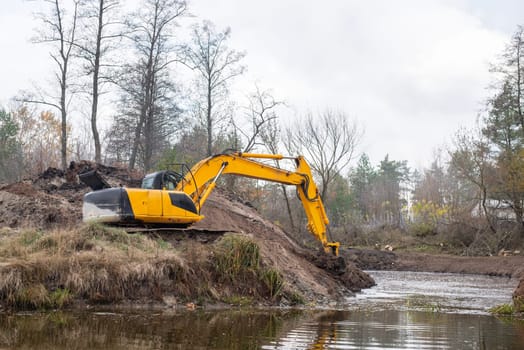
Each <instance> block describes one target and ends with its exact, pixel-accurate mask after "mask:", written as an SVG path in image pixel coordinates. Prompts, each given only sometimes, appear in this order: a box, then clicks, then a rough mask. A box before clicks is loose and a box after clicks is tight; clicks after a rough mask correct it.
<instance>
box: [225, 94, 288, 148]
mask: <svg viewBox="0 0 524 350" xmlns="http://www.w3.org/2000/svg"><path fill="white" fill-rule="evenodd" d="M280 105H283V102H282V101H277V100H275V98H274V97H273V95H272V94H271V92H270V91H267V90H264V91H262V90H260V88H259V87H258V86H257V85H255V91H254V92H253V93H252V94H251V95H249V96H248V106H247V107H245V111H246V112H245V115H246V119H247V120H248V123H249V127H248V128H246V129H243V128H241V127H238V126H237V125H234V126H235V128H236V130H238V132H239V133H240V134H242V135H243V136H244V137H245V139H246V144H245V146H244V147H243V152H251V151H252V150H253V149H254V148H256V147H257V146H262V145H265V142H264V140H263V136H266V137H268V136H269V135H268V134H269V133H271V130H266V129H267V128H274V127H275V126H276V125H277V124H276V123H273V122H274V121H276V120H277V118H278V116H277V113H276V109H277V107H278V106H280ZM267 141H268V140H266V142H267ZM266 147H267V145H266Z"/></svg>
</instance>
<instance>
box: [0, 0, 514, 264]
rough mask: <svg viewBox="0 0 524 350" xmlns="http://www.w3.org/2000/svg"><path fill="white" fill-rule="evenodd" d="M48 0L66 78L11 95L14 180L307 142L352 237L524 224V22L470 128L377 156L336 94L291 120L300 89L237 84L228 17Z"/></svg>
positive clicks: (182, 8) (147, 166) (277, 202)
mask: <svg viewBox="0 0 524 350" xmlns="http://www.w3.org/2000/svg"><path fill="white" fill-rule="evenodd" d="M39 1H40V4H41V5H42V12H41V13H38V14H37V15H36V16H37V18H38V20H39V22H38V23H39V25H38V27H37V35H36V36H35V38H33V42H34V43H35V45H45V47H46V48H47V49H48V50H49V55H50V56H49V57H50V60H51V62H52V64H53V66H54V71H53V73H54V74H53V80H52V81H51V82H50V84H48V85H46V86H44V87H35V88H33V89H31V90H27V91H24V92H22V93H20V94H19V95H18V96H15V97H14V98H13V102H12V106H10V108H9V109H8V110H6V109H4V108H0V182H1V181H4V182H6V181H14V180H18V179H21V178H23V177H24V176H29V175H33V174H37V173H38V172H41V171H43V170H45V169H46V168H47V167H50V166H53V167H60V168H63V169H65V168H67V166H68V162H69V161H71V160H80V159H93V160H95V161H96V162H103V163H108V164H117V165H120V166H126V167H128V168H129V169H140V170H143V171H146V172H147V171H150V170H153V169H158V168H166V167H169V166H170V165H171V164H173V163H176V162H185V163H189V164H190V165H191V164H192V163H194V162H196V161H198V160H200V159H202V158H203V157H206V156H209V155H212V154H215V153H219V152H221V151H222V150H225V149H235V150H239V151H243V152H250V151H261V152H271V153H282V152H283V153H288V154H302V155H304V156H305V157H306V159H307V160H308V161H309V162H310V163H311V166H312V169H313V171H314V173H315V175H316V176H317V181H318V182H319V187H320V189H321V191H322V193H321V195H322V198H323V199H324V201H325V202H326V204H327V205H326V206H327V209H328V211H329V216H330V219H331V227H332V231H333V232H332V233H333V234H334V235H338V236H340V237H339V239H341V240H347V242H348V243H352V240H353V241H354V240H356V239H358V238H359V237H367V236H366V235H368V234H369V232H372V231H374V230H384V228H388V229H395V230H399V231H400V232H401V233H402V234H403V235H410V236H413V237H419V238H431V237H436V238H435V239H437V238H438V239H439V240H445V241H446V242H452V243H453V244H454V245H455V246H458V247H461V248H462V249H463V251H464V252H477V253H478V252H480V253H489V254H493V253H496V252H497V251H498V250H499V249H501V248H505V247H510V246H517V245H518V244H521V242H522V239H523V238H524V223H523V221H522V220H523V215H524V203H523V199H524V198H523V196H524V190H523V188H524V180H523V176H522V174H523V170H524V150H523V147H524V146H523V142H524V115H523V113H524V112H523V101H522V98H523V97H522V86H523V80H524V68H523V67H522V64H521V63H522V61H521V58H522V55H523V53H522V52H523V50H522V49H523V45H522V40H523V29H522V28H521V27H519V28H518V29H517V31H516V32H515V34H514V35H513V36H512V38H511V40H510V42H509V44H508V45H507V47H506V50H505V51H504V53H503V55H502V59H501V60H500V61H499V62H497V63H496V64H494V65H493V66H492V72H493V76H494V84H493V87H492V96H491V98H489V99H488V101H486V102H485V108H484V109H483V111H481V114H480V117H479V121H478V124H477V125H476V126H475V127H473V128H471V129H461V130H459V131H457V133H456V135H454V137H453V143H452V145H450V146H449V147H447V148H446V149H444V150H442V151H441V152H439V153H438V154H437V155H436V156H435V159H434V160H433V162H432V164H431V166H430V167H428V168H425V169H419V170H413V169H410V168H409V166H408V164H407V162H406V161H404V160H392V159H390V158H389V156H388V155H386V156H385V157H384V158H383V159H382V160H381V161H380V162H379V163H378V164H376V165H373V164H372V162H371V160H370V159H369V157H368V156H367V155H366V154H361V155H360V156H359V155H358V154H357V149H358V144H359V140H360V137H361V136H362V130H361V128H360V127H359V126H358V125H357V123H356V122H355V121H353V120H352V119H351V118H349V116H348V115H347V113H345V112H344V111H337V110H333V109H330V108H329V107H326V108H325V109H324V110H323V111H320V112H315V113H313V112H310V113H307V114H306V115H303V116H301V117H298V118H297V120H296V121H295V122H294V123H293V125H290V126H287V127H282V126H281V121H280V119H281V115H282V111H283V110H285V109H286V108H287V105H286V103H285V101H284V100H280V99H278V98H276V97H275V96H273V94H272V92H271V90H266V89H262V88H260V86H259V85H258V84H253V85H254V87H253V89H252V90H251V91H250V92H245V95H246V96H247V97H246V98H245V100H244V101H238V100H235V98H233V96H232V93H231V86H232V83H233V82H234V81H235V80H236V79H239V78H240V77H241V76H242V75H244V73H245V71H246V69H247V67H246V65H245V63H244V58H245V55H246V53H245V52H243V51H241V50H237V49H234V48H232V47H230V45H229V43H230V41H229V40H230V37H231V35H232V34H231V30H230V29H229V28H224V29H219V28H217V27H216V26H215V25H214V24H213V23H212V22H210V21H200V22H197V23H194V24H192V25H190V26H183V25H182V23H183V21H182V19H184V18H190V17H191V13H190V8H189V6H188V4H187V3H186V1H183V0H142V1H141V2H140V4H139V6H138V7H137V9H136V10H134V11H132V12H129V13H126V12H125V11H124V10H123V9H124V7H123V4H124V2H123V1H120V0H39ZM182 76H183V77H184V78H182ZM101 115H104V116H105V117H106V119H108V120H109V123H108V124H107V125H105V124H104V125H101V124H100V118H101ZM79 116H80V117H82V118H79ZM73 120H75V121H76V122H75V123H73V122H72V121H73ZM79 120H82V122H78V121H79ZM352 160H356V164H353V163H351V161H352ZM275 165H276V166H278V167H281V166H282V167H286V164H285V163H284V162H275ZM350 165H352V166H351V167H350ZM227 181H229V182H228V187H230V188H234V189H235V190H236V191H237V192H241V193H242V195H243V196H244V197H245V198H248V199H249V200H250V201H251V202H252V203H253V204H254V205H255V206H257V207H258V208H259V209H260V210H261V211H262V212H264V213H266V214H267V215H268V216H269V217H271V218H273V219H274V220H275V221H277V222H279V223H280V224H281V225H282V226H284V227H287V228H290V229H291V230H292V231H297V232H300V231H301V230H302V228H303V227H304V225H303V223H304V220H305V218H304V217H303V214H302V213H301V212H300V211H297V210H296V208H300V205H299V204H296V203H293V201H296V198H295V196H294V194H293V193H292V191H291V190H290V189H289V188H286V187H283V186H279V185H275V184H261V183H258V182H252V181H249V180H245V179H235V180H227Z"/></svg>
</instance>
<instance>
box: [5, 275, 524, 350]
mask: <svg viewBox="0 0 524 350" xmlns="http://www.w3.org/2000/svg"><path fill="white" fill-rule="evenodd" d="M370 273H371V274H372V275H373V277H374V278H375V279H376V280H377V282H378V286H377V287H374V288H372V289H369V290H366V291H364V292H363V293H360V294H359V295H358V296H357V297H355V298H348V305H347V307H345V308H344V309H343V310H292V309H269V310H238V309H232V310H208V311H206V310H196V311H186V310H180V311H178V310H166V311H149V312H148V311H131V310H130V311H126V312H103V311H101V310H98V311H91V312H85V311H84V312H51V313H16V314H3V315H1V316H0V349H524V322H522V321H518V320H504V319H499V318H496V317H493V316H491V315H489V314H488V313H487V312H486V309H487V308H489V307H491V306H493V305H497V304H501V303H507V302H509V301H510V299H511V292H512V290H513V288H514V287H515V284H516V281H514V280H510V279H507V278H497V277H485V276H471V275H452V274H425V273H412V272H391V271H388V272H370Z"/></svg>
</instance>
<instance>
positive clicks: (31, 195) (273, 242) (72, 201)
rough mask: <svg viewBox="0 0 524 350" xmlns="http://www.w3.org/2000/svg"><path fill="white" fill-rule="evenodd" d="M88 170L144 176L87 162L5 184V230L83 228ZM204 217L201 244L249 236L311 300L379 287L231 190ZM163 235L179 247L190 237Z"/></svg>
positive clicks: (0, 192) (121, 180)
mask: <svg viewBox="0 0 524 350" xmlns="http://www.w3.org/2000/svg"><path fill="white" fill-rule="evenodd" d="M88 169H97V171H98V172H99V173H100V174H101V175H102V176H103V178H104V179H105V180H106V181H107V182H108V183H109V184H110V185H111V186H129V187H135V186H138V185H139V184H140V180H141V178H142V176H143V174H140V173H130V172H129V171H127V170H125V169H119V168H113V167H106V166H102V165H98V164H94V163H91V162H87V161H82V162H79V163H71V165H70V167H69V169H68V170H67V171H65V172H63V171H61V170H58V169H54V168H50V169H48V170H47V171H45V172H44V173H42V174H40V175H39V176H38V177H36V178H33V179H26V180H23V181H21V182H17V183H12V184H5V185H0V213H1V215H0V228H2V227H9V228H15V229H16V228H23V227H31V228H37V229H42V230H52V229H64V228H65V229H67V228H75V227H78V226H80V225H83V224H82V222H81V217H82V214H81V207H82V198H83V195H84V194H85V193H86V192H88V191H89V188H88V187H87V186H85V185H83V184H82V183H80V182H79V181H78V176H77V174H78V173H81V172H83V171H86V170H88ZM202 214H203V215H204V216H205V219H204V220H202V221H201V222H199V223H197V224H195V225H194V226H193V227H192V228H193V229H194V230H192V231H190V232H191V236H196V237H197V239H195V240H194V241H195V242H199V243H200V244H202V245H205V244H208V243H209V242H210V241H213V240H214V239H215V238H216V236H217V234H218V235H219V233H222V232H232V233H236V234H239V235H245V236H247V237H249V238H250V239H251V240H253V241H254V242H256V243H257V245H258V246H259V249H260V257H261V260H262V261H263V264H264V265H267V266H271V267H273V268H275V269H276V270H278V271H279V272H280V273H281V274H282V277H283V279H284V281H285V283H286V284H287V285H288V286H291V287H292V289H293V290H296V291H299V293H300V294H301V295H302V296H304V298H305V299H306V302H312V303H315V304H329V303H334V302H336V301H340V300H343V299H344V298H345V297H347V296H348V295H351V292H352V291H358V290H360V289H362V288H368V287H371V286H372V285H374V281H373V279H372V278H371V277H370V276H369V275H368V274H366V273H365V272H363V271H362V270H361V269H359V268H358V267H356V266H355V264H354V263H353V262H351V261H349V260H346V261H344V259H342V258H336V257H330V256H327V255H326V254H324V253H323V252H320V251H319V252H315V251H311V250H310V249H305V248H303V247H301V246H299V245H298V244H297V243H296V242H295V241H293V240H292V239H291V238H290V237H289V236H288V235H287V234H286V233H285V232H284V231H283V230H282V229H280V228H279V227H278V226H276V225H274V224H273V223H271V222H270V221H268V220H266V219H264V218H262V217H261V216H260V215H259V214H258V213H257V211H256V210H255V209H253V208H251V207H249V206H248V205H245V204H243V203H241V202H240V201H238V200H234V199H232V198H231V196H229V195H228V194H227V193H226V192H225V191H221V190H219V189H218V190H215V192H214V193H213V194H212V196H211V197H210V198H209V199H208V201H207V202H206V204H205V206H204V209H203V210H202ZM159 234H160V235H162V238H163V239H164V240H165V241H167V242H168V243H170V244H172V245H173V246H176V245H177V244H180V242H181V241H183V240H184V239H186V238H187V237H185V236H187V235H177V234H167V233H159ZM193 238H194V237H193Z"/></svg>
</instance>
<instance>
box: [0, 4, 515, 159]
mask: <svg viewBox="0 0 524 350" xmlns="http://www.w3.org/2000/svg"><path fill="white" fill-rule="evenodd" d="M123 2H124V3H125V2H126V1H125V0H124V1H123ZM0 3H1V4H2V11H1V12H0V33H1V34H0V47H1V48H2V49H1V51H2V55H1V58H0V60H1V65H0V77H1V82H2V83H1V84H0V105H6V104H7V102H8V100H9V99H10V98H11V97H12V96H14V95H15V94H16V93H17V91H19V90H20V89H29V88H30V87H31V85H32V83H34V82H35V83H39V84H42V83H45V81H46V80H45V79H46V78H45V77H46V76H47V77H49V64H50V62H49V56H48V55H47V54H46V51H45V49H44V48H43V47H37V46H35V45H33V44H31V43H30V42H29V39H30V37H31V36H32V35H33V34H34V31H33V29H34V27H35V23H34V20H33V17H32V8H31V6H33V5H32V4H31V3H28V2H26V1H22V0H0ZM190 10H191V12H192V13H193V14H194V15H195V16H196V18H193V19H192V21H196V20H201V19H209V20H211V21H213V22H214V23H215V24H216V25H217V26H218V27H219V28H222V27H226V26H229V27H231V29H232V37H231V41H230V47H232V48H234V49H237V50H241V51H245V52H246V53H247V56H246V58H245V63H246V64H247V66H248V72H247V74H246V76H245V77H244V78H243V79H242V84H239V86H241V87H245V86H250V85H252V83H253V82H255V81H257V82H258V83H259V84H260V85H261V86H262V87H263V88H269V89H271V90H272V91H273V94H274V95H275V96H276V97H277V98H278V99H281V100H285V101H286V102H287V103H288V105H289V106H290V111H289V112H287V113H286V115H285V116H286V118H288V119H289V118H291V116H292V115H294V114H301V113H304V112H305V111H307V110H310V111H312V112H313V113H315V112H318V111H322V110H324V109H326V108H331V109H334V110H340V111H344V112H345V113H346V114H347V115H348V116H349V117H351V118H353V119H355V120H357V121H358V123H359V124H360V125H361V127H362V128H363V129H364V132H365V133H364V137H363V139H362V142H361V145H360V147H359V150H358V151H359V153H361V152H366V153H368V154H369V156H370V157H371V160H372V162H373V163H374V164H377V163H378V162H379V161H380V160H381V159H383V158H384V156H385V155H386V154H389V155H390V159H395V160H408V162H409V165H410V166H411V167H421V166H427V165H429V162H430V160H431V158H432V155H433V151H434V150H435V149H436V148H437V147H440V146H442V145H443V144H444V143H445V142H446V141H448V140H449V139H450V137H451V136H452V135H453V133H454V132H455V131H456V130H457V129H458V128H459V127H461V126H464V127H471V126H473V125H474V123H475V121H476V119H477V115H478V113H479V111H480V110H481V108H482V103H483V101H484V100H485V99H486V97H487V95H488V93H489V91H488V90H487V87H488V85H489V83H490V81H491V80H492V78H493V77H492V76H491V75H490V73H489V71H488V69H489V64H490V63H494V62H496V60H497V56H498V55H500V53H501V52H502V50H503V48H504V46H505V44H506V43H507V42H508V41H509V39H510V37H511V35H512V34H513V32H514V31H515V30H516V27H517V25H519V24H524V18H523V17H524V1H519V0H492V1H491V0H424V1H421V0H396V1H389V0H367V1H363V0H360V1H356V0H331V1H323V2H319V1H312V0H285V1H284V0H265V1H246V0H221V1H216V0H193V1H191V2H190ZM238 92H239V91H237V93H238ZM240 93H241V92H240Z"/></svg>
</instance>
